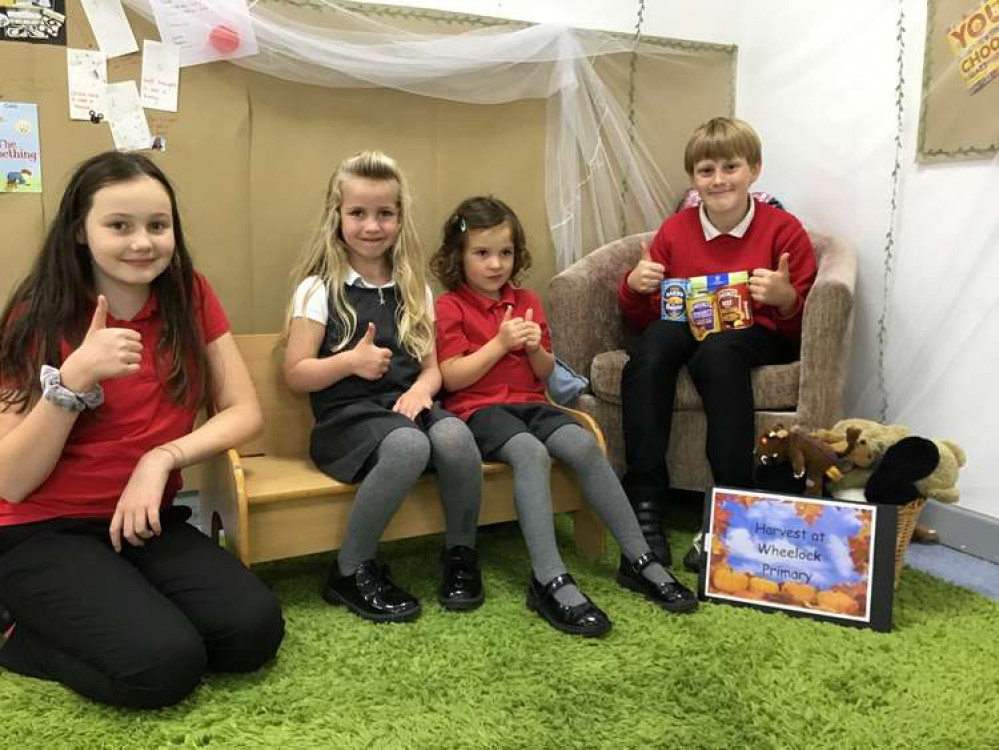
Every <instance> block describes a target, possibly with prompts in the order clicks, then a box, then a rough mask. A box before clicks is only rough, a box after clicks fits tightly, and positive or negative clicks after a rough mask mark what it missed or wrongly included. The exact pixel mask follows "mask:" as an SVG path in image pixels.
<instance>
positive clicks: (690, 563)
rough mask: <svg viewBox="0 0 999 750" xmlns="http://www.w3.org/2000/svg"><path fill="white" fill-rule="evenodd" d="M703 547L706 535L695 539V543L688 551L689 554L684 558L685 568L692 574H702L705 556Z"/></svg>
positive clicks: (700, 535) (699, 535)
mask: <svg viewBox="0 0 999 750" xmlns="http://www.w3.org/2000/svg"><path fill="white" fill-rule="evenodd" d="M703 546H704V535H703V534H698V535H697V536H695V537H694V541H693V543H692V544H691V545H690V549H688V550H687V554H685V555H684V556H683V567H684V568H686V569H687V570H689V571H690V572H691V573H700V572H701V560H702V559H703V556H704V549H703Z"/></svg>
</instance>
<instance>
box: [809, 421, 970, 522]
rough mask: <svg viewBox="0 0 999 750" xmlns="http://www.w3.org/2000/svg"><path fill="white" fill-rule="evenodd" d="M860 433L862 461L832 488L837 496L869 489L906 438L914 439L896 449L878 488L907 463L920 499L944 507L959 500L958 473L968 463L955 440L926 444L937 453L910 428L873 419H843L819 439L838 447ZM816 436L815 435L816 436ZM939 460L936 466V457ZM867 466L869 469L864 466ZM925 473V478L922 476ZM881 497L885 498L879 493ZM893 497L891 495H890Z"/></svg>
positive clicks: (855, 448) (857, 442)
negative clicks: (890, 455) (889, 455)
mask: <svg viewBox="0 0 999 750" xmlns="http://www.w3.org/2000/svg"><path fill="white" fill-rule="evenodd" d="M855 429H859V430H860V435H859V437H858V439H857V441H856V443H855V446H854V451H856V450H857V446H862V450H861V452H860V453H859V454H855V455H859V456H860V458H861V460H860V461H859V462H853V463H854V465H853V467H852V468H850V470H848V471H844V473H843V477H842V478H841V479H840V480H838V481H836V482H833V483H832V484H831V489H833V491H835V492H838V491H839V490H843V489H851V488H861V487H866V486H867V485H868V482H869V481H870V480H871V478H872V476H873V475H874V474H875V472H877V471H878V469H879V468H880V466H881V462H882V460H883V459H884V457H885V456H886V454H887V453H888V451H889V449H891V448H892V447H893V446H895V445H898V444H900V443H902V441H905V440H906V438H913V439H910V440H908V441H907V442H905V443H904V444H903V445H902V446H901V448H900V449H896V450H895V451H894V452H893V454H894V459H893V461H892V462H891V464H892V465H891V466H889V467H886V468H885V469H883V470H882V474H881V477H880V479H879V482H876V485H878V486H879V487H881V486H883V480H885V479H886V478H887V475H889V474H890V475H894V474H896V473H897V470H898V467H899V465H900V464H901V463H908V464H909V466H908V467H907V468H906V469H905V470H904V471H903V473H908V474H910V475H911V477H910V480H912V481H911V482H910V484H911V486H912V487H913V488H914V489H915V491H916V493H917V494H919V495H920V496H921V497H932V498H934V499H936V500H938V501H940V502H942V503H956V502H957V501H958V499H959V497H960V494H959V492H958V489H957V486H956V485H957V476H958V471H959V469H960V468H961V467H962V466H964V464H965V463H966V461H967V457H966V456H965V453H964V451H963V450H962V449H961V447H960V446H959V445H958V444H957V443H955V442H954V441H952V440H927V441H926V442H927V443H931V444H932V445H933V446H935V448H936V451H935V453H934V452H933V451H931V450H930V449H929V448H928V447H927V446H926V445H923V444H922V443H921V442H919V441H921V440H925V438H920V439H919V440H916V439H914V436H911V435H910V430H909V428H907V427H905V426H903V425H885V424H881V423H880V422H875V421H873V420H870V419H859V418H851V419H842V420H840V421H839V422H837V423H836V424H834V425H833V426H832V429H830V430H818V431H816V432H818V433H819V434H818V435H817V437H819V438H820V439H823V440H825V441H826V442H829V443H831V444H833V445H834V446H836V445H837V444H842V443H844V442H845V441H846V440H847V433H848V431H849V430H855ZM813 434H814V433H813ZM934 456H936V458H937V460H936V463H935V464H934V463H933V460H932V459H933V457H934ZM864 463H866V464H867V465H866V466H865V465H864ZM923 471H925V474H921V473H920V472H923ZM878 494H879V495H880V494H884V493H883V492H878ZM888 494H892V493H890V492H889V493H888Z"/></svg>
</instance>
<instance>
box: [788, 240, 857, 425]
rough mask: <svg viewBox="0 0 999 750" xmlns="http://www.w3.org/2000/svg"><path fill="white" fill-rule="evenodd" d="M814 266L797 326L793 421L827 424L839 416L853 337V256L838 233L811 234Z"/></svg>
mask: <svg viewBox="0 0 999 750" xmlns="http://www.w3.org/2000/svg"><path fill="white" fill-rule="evenodd" d="M812 244H813V245H814V247H815V256H816V260H817V263H818V269H817V273H816V277H815V284H814V286H812V289H811V291H810V292H809V294H808V298H807V299H806V300H805V311H804V316H803V318H802V325H801V389H800V391H799V394H798V415H799V419H798V421H799V422H800V423H801V424H804V425H807V426H808V427H811V428H822V427H831V426H832V425H833V423H834V422H836V421H837V420H839V419H840V418H841V417H842V410H843V390H844V384H845V382H846V375H847V369H848V366H849V359H850V352H851V338H852V335H853V309H854V304H853V302H854V293H855V289H856V284H857V255H856V253H855V252H854V250H853V248H852V247H850V246H849V245H848V244H846V243H845V242H844V241H843V240H842V239H840V238H838V237H829V236H826V235H818V234H813V235H812Z"/></svg>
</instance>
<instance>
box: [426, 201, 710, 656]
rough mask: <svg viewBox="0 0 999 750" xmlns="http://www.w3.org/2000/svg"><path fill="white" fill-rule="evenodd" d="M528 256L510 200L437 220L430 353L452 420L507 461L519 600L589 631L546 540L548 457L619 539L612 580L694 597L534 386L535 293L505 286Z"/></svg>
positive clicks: (543, 337) (665, 599)
mask: <svg viewBox="0 0 999 750" xmlns="http://www.w3.org/2000/svg"><path fill="white" fill-rule="evenodd" d="M530 263H531V256H530V253H529V252H528V250H527V245H526V242H525V239H524V230H523V228H522V227H521V224H520V221H519V220H518V219H517V216H516V215H515V214H514V213H513V211H512V210H511V209H510V208H509V206H507V205H506V204H505V203H503V202H502V201H500V200H497V199H496V198H491V197H486V198H483V197H479V198H470V199H468V200H466V201H464V202H463V203H461V205H459V206H458V207H457V208H456V209H455V210H454V213H453V214H452V215H451V216H450V217H449V218H448V220H447V221H446V222H445V223H444V239H443V242H442V244H441V247H440V249H439V250H438V251H437V253H436V255H435V256H434V258H433V260H432V261H431V267H432V268H433V270H434V272H435V273H436V275H437V277H438V278H439V279H440V281H441V283H442V284H443V285H444V286H445V287H446V288H447V289H449V290H450V291H449V292H447V293H446V294H444V295H442V296H441V297H440V298H439V299H438V300H437V358H438V360H439V361H440V363H441V364H440V368H441V373H442V375H443V378H444V387H445V388H446V390H447V396H446V397H445V399H444V405H445V407H446V408H448V409H450V410H451V411H453V412H454V413H455V414H457V415H458V416H459V417H461V418H462V419H465V420H467V422H468V426H469V428H470V429H471V431H472V434H473V435H474V436H475V440H476V442H477V443H478V445H479V450H480V451H481V452H482V456H483V458H484V459H485V460H487V461H503V462H505V463H508V464H510V466H511V467H512V468H513V473H514V503H515V505H516V508H517V517H518V519H519V521H520V527H521V530H522V531H523V534H524V539H525V541H526V543H527V550H528V554H529V555H530V557H531V567H532V569H533V575H532V577H531V581H530V583H529V584H528V587H527V603H528V606H529V607H531V608H532V609H534V610H535V611H536V612H538V614H540V615H541V616H542V617H543V618H544V619H545V620H546V621H547V622H548V623H549V624H550V625H551V626H552V627H554V628H556V629H558V630H561V631H563V632H566V633H572V634H575V635H583V636H596V635H601V634H603V633H605V632H607V631H608V630H609V629H610V627H611V622H610V620H609V619H608V617H607V615H606V614H605V613H604V612H602V611H601V610H600V609H599V608H598V607H597V606H596V605H594V604H593V602H592V601H590V599H589V598H588V597H587V596H586V595H585V594H583V593H582V592H581V591H580V590H579V588H578V587H577V586H576V584H575V581H574V580H573V578H572V576H570V575H569V574H568V572H567V571H566V568H565V564H564V563H563V562H562V559H561V557H560V556H559V553H558V548H557V547H556V544H555V530H554V525H553V521H552V505H551V497H550V481H549V466H550V460H551V459H550V458H549V456H554V457H555V458H557V459H559V460H560V461H563V462H564V463H566V464H567V465H568V466H570V467H571V468H572V469H573V470H574V471H575V472H576V474H577V475H578V476H579V480H580V484H581V485H582V487H583V492H584V494H585V495H586V498H587V500H588V501H589V503H590V505H591V507H592V508H593V509H594V510H595V511H596V512H597V514H598V515H599V516H600V517H601V519H602V520H603V521H604V523H606V524H607V526H608V527H609V528H610V530H611V533H613V534H614V536H615V538H616V539H617V540H618V542H619V544H620V545H621V551H622V556H621V564H620V568H619V570H618V577H617V580H618V583H619V584H620V585H621V586H624V587H626V588H628V589H631V590H633V591H637V592H639V593H642V594H644V595H645V596H646V597H648V598H649V599H651V600H652V601H654V602H656V603H657V604H659V605H660V606H662V607H663V608H664V609H667V610H671V611H675V612H684V611H690V610H693V609H695V608H696V607H697V599H696V598H695V596H694V594H693V593H692V592H691V591H690V590H689V589H687V588H686V587H684V586H683V585H682V584H681V583H679V582H678V581H677V580H676V579H675V578H674V577H673V576H672V575H671V574H670V573H669V571H667V570H666V568H665V567H663V565H662V564H661V562H660V561H659V559H658V558H657V557H656V556H655V554H654V553H653V552H652V551H651V550H650V548H649V545H648V544H647V543H646V542H645V539H644V538H643V537H642V532H641V529H640V528H639V526H638V522H637V521H636V520H635V515H634V513H633V512H632V510H631V507H630V506H629V505H628V500H627V498H626V497H625V495H624V491H623V490H622V489H621V484H620V483H619V482H618V480H617V477H616V476H615V475H614V472H613V470H612V469H611V467H610V464H609V463H608V462H607V459H606V458H605V457H604V455H603V453H602V452H601V451H600V448H599V446H598V445H597V443H596V441H595V440H594V439H593V437H592V435H591V434H590V433H589V432H588V431H587V430H585V429H583V428H582V427H581V426H580V425H579V423H577V422H576V421H575V420H574V419H573V418H572V417H571V416H569V415H568V414H567V413H566V412H564V411H562V410H560V409H558V408H556V407H555V406H552V405H551V404H550V403H549V402H548V400H547V398H546V397H545V385H544V383H545V380H546V379H547V378H548V376H549V375H550V374H551V372H552V369H553V367H554V357H553V356H552V353H551V341H550V338H549V335H548V326H547V324H546V323H545V314H544V309H543V308H542V306H541V300H540V299H539V298H538V297H537V296H536V295H535V294H534V293H533V292H531V291H529V290H527V289H521V288H519V287H516V286H513V284H511V281H514V282H515V281H516V280H517V278H518V276H519V274H520V273H521V272H522V271H524V270H526V269H527V268H528V267H529V266H530Z"/></svg>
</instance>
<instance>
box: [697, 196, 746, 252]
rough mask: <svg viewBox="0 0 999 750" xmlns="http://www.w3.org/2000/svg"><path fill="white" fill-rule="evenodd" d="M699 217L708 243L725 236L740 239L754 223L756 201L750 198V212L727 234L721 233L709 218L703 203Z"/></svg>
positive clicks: (699, 210)
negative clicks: (728, 235)
mask: <svg viewBox="0 0 999 750" xmlns="http://www.w3.org/2000/svg"><path fill="white" fill-rule="evenodd" d="M697 213H698V216H700V217H701V230H702V231H703V232H704V239H705V240H706V241H708V242H710V241H711V240H713V239H714V238H715V237H721V236H722V235H723V234H730V235H732V236H733V237H739V238H740V239H741V238H742V236H743V235H744V234H745V233H746V230H747V229H749V225H750V224H751V223H752V221H753V217H754V216H755V215H756V201H755V200H754V199H753V196H749V210H748V211H746V215H745V216H743V217H742V221H740V222H739V223H738V224H736V225H735V226H734V227H732V228H731V229H730V230H728V231H727V232H721V231H719V230H718V228H717V227H716V226H715V225H714V224H712V223H711V220H710V219H709V218H708V212H707V211H706V210H705V208H704V204H703V203H701V205H700V207H699V208H698V210H697Z"/></svg>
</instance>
